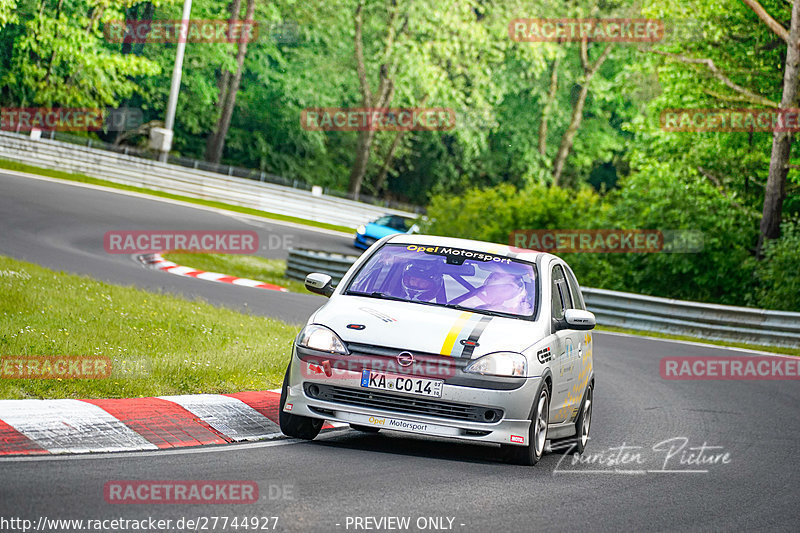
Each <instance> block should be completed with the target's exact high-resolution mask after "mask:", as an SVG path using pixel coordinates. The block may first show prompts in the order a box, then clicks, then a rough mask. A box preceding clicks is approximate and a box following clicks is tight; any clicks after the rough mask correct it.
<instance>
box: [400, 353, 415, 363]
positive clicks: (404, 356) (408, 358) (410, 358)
mask: <svg viewBox="0 0 800 533" xmlns="http://www.w3.org/2000/svg"><path fill="white" fill-rule="evenodd" d="M397 364H399V365H400V366H411V365H412V364H414V354H412V353H411V352H400V353H399V354H398V355H397Z"/></svg>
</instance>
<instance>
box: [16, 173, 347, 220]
mask: <svg viewBox="0 0 800 533" xmlns="http://www.w3.org/2000/svg"><path fill="white" fill-rule="evenodd" d="M0 168H3V169H6V170H17V171H19V172H28V173H31V174H38V175H40V176H47V177H48V178H56V179H62V180H68V181H77V182H80V183H89V184H91V185H102V186H103V187H111V188H114V189H120V190H123V191H132V192H138V193H142V194H149V195H150V196H159V197H161V198H169V199H171V200H180V201H182V202H189V203H192V204H198V205H205V206H208V207H215V208H217V209H225V210H227V211H235V212H237V213H245V214H248V215H255V216H258V217H262V218H267V219H271V220H282V221H284V222H293V223H295V224H302V225H304V226H312V227H315V228H322V229H329V230H334V231H342V232H345V233H353V231H355V230H354V229H353V228H350V227H347V226H339V225H337V224H327V223H325V222H317V221H316V220H308V219H305V218H299V217H293V216H289V215H279V214H277V213H268V212H267V211H260V210H258V209H251V208H249V207H242V206H238V205H232V204H226V203H223V202H214V201H211V200H202V199H200V198H191V197H189V196H181V195H179V194H172V193H168V192H162V191H156V190H153V189H145V188H143V187H134V186H133V185H123V184H121V183H114V182H113V181H107V180H101V179H98V178H92V177H90V176H86V175H85V174H78V173H71V172H64V171H61V170H52V169H49V168H41V167H36V166H33V165H26V164H25V163H18V162H16V161H9V160H7V159H0Z"/></svg>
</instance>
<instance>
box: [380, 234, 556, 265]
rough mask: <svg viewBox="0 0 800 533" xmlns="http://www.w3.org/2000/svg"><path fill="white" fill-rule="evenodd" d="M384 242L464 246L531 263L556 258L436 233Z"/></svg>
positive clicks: (402, 236) (401, 236)
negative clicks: (441, 235)
mask: <svg viewBox="0 0 800 533" xmlns="http://www.w3.org/2000/svg"><path fill="white" fill-rule="evenodd" d="M386 242H391V243H393V244H418V245H422V246H452V247H453V248H465V249H468V250H474V251H476V252H484V253H490V254H495V255H502V256H506V257H511V258H516V259H522V260H523V261H530V262H532V263H536V262H539V261H548V262H549V260H550V259H557V257H556V256H554V255H552V254H548V253H545V252H537V251H535V250H527V249H524V248H516V247H512V246H508V245H505V244H498V243H494V242H485V241H474V240H470V239H457V238H455V237H440V236H437V235H420V234H412V235H409V234H406V233H399V234H397V235H392V236H391V237H388V238H387V241H386Z"/></svg>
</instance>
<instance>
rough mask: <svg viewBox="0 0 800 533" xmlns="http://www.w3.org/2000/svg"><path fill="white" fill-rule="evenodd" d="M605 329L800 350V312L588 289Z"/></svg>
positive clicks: (587, 296)
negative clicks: (694, 337)
mask: <svg viewBox="0 0 800 533" xmlns="http://www.w3.org/2000/svg"><path fill="white" fill-rule="evenodd" d="M583 295H584V299H585V300H586V307H587V308H588V309H589V310H590V311H592V312H593V313H594V314H595V315H596V316H597V320H598V322H599V323H600V324H603V325H605V326H616V327H621V328H629V329H643V330H648V331H658V332H662V333H673V334H678V335H692V336H696V337H701V338H704V339H717V340H726V341H737V342H749V343H753V344H765V345H770V346H787V347H800V313H791V312H788V311H769V310H766V309H754V308H750V307H734V306H730V305H716V304H708V303H701V302H686V301H683V300H671V299H669V298H657V297H655V296H643V295H641V294H632V293H629V292H618V291H609V290H605V289H590V288H584V289H583Z"/></svg>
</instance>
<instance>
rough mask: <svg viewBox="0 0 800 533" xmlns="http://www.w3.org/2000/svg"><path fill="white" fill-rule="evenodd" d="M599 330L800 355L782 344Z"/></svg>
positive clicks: (642, 331) (612, 328)
mask: <svg viewBox="0 0 800 533" xmlns="http://www.w3.org/2000/svg"><path fill="white" fill-rule="evenodd" d="M597 330H598V331H610V332H613V333H628V334H630V335H638V336H645V337H656V338H659V339H671V340H678V341H691V342H702V343H703V344H713V345H715V346H725V347H731V348H745V349H747V350H759V351H762V352H771V353H779V354H784V355H797V356H800V348H784V347H781V346H763V345H760V344H748V343H745V342H729V341H720V340H709V339H701V338H698V337H690V336H688V335H673V334H671V333H659V332H657V331H646V330H638V329H625V328H616V327H611V326H597Z"/></svg>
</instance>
